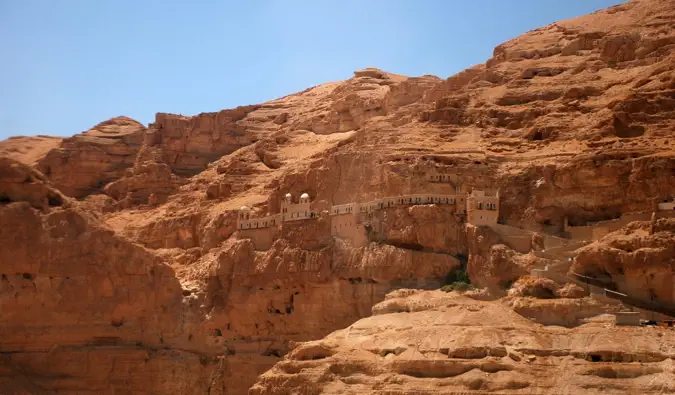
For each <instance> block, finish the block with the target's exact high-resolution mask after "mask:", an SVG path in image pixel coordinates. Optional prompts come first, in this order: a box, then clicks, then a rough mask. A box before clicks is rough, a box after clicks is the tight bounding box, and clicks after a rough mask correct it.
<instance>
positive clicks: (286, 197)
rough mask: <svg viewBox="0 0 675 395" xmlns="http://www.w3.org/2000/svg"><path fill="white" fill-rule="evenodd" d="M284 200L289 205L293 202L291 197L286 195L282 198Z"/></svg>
mask: <svg viewBox="0 0 675 395" xmlns="http://www.w3.org/2000/svg"><path fill="white" fill-rule="evenodd" d="M284 200H285V201H286V203H290V202H291V201H292V200H293V195H291V194H290V193H287V194H286V196H284Z"/></svg>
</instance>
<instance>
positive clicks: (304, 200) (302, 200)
mask: <svg viewBox="0 0 675 395" xmlns="http://www.w3.org/2000/svg"><path fill="white" fill-rule="evenodd" d="M300 203H309V194H308V193H303V194H302V195H300Z"/></svg>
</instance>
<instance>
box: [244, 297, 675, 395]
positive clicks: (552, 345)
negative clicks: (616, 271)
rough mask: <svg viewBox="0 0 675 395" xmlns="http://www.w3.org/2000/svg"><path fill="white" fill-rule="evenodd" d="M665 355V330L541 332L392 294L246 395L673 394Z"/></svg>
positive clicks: (451, 304)
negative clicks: (365, 394) (371, 311)
mask: <svg viewBox="0 0 675 395" xmlns="http://www.w3.org/2000/svg"><path fill="white" fill-rule="evenodd" d="M570 305H573V304H570ZM674 351H675V337H674V336H673V331H671V330H667V329H656V330H655V331H650V332H649V333H647V332H645V331H644V330H642V329H640V328H614V327H612V328H607V326H606V324H604V323H602V322H597V323H588V324H586V325H584V326H582V327H579V328H574V329H565V328H559V327H558V328H551V327H546V326H543V325H540V324H536V323H533V322H532V321H530V320H527V319H526V318H524V317H522V316H520V315H518V314H516V313H515V312H514V311H512V310H511V309H510V308H508V307H507V306H505V305H503V304H501V303H500V302H480V301H475V300H471V299H469V298H466V297H463V296H459V295H456V294H453V293H450V294H444V293H442V292H440V291H434V292H428V291H426V292H424V291H423V292H420V291H408V292H403V291H398V292H394V293H392V294H389V295H388V296H387V299H386V300H385V301H383V302H382V303H380V304H378V305H376V306H375V307H374V308H373V316H372V317H368V318H364V319H361V320H359V321H357V322H355V323H354V324H352V325H350V326H349V327H347V328H345V329H343V330H339V331H335V332H333V333H331V334H330V335H328V336H326V337H325V338H323V339H321V340H315V341H311V342H306V343H302V344H300V345H298V346H297V347H296V348H295V349H294V350H293V351H291V352H290V353H288V354H287V355H286V356H285V357H284V359H283V361H281V362H279V363H277V364H276V365H275V366H274V368H272V369H271V370H269V371H268V372H266V373H265V374H263V375H261V376H260V378H259V379H258V382H257V383H256V384H255V385H254V386H253V387H252V388H251V391H250V392H249V393H250V394H260V395H262V394H269V395H274V394H289V393H308V394H360V393H372V394H385V393H388V394H389V393H396V394H419V393H429V394H447V393H509V392H514V393H518V391H520V392H522V391H527V392H526V393H541V394H559V393H583V394H601V393H608V391H609V392H610V393H616V394H619V393H630V392H631V391H633V390H634V389H636V388H639V389H640V390H639V391H641V392H642V393H647V394H662V393H669V392H672V391H675V387H673V382H674V380H675V376H674V375H673V371H672V369H671V366H670V362H669V358H672V356H673V352H674ZM617 362H623V363H617ZM630 362H632V363H630ZM544 365H545V366H546V368H545V369H540V368H539V367H540V366H544Z"/></svg>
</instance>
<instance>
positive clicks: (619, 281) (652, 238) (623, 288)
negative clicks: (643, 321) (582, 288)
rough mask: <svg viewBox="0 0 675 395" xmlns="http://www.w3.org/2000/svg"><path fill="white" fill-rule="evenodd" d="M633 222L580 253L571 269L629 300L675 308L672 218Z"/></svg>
mask: <svg viewBox="0 0 675 395" xmlns="http://www.w3.org/2000/svg"><path fill="white" fill-rule="evenodd" d="M650 228H651V224H650V223H649V222H633V223H631V224H630V225H629V226H627V227H625V228H623V229H621V230H619V231H616V232H613V233H610V234H608V235H607V236H605V237H603V238H602V239H600V240H598V241H597V242H595V243H593V244H590V245H588V246H586V247H584V248H582V249H580V250H579V252H578V255H577V256H576V257H575V259H574V265H573V266H572V270H573V271H575V272H577V273H579V274H582V275H586V276H589V277H593V278H597V279H599V280H600V281H603V282H605V283H606V284H607V287H608V288H610V289H615V290H617V291H619V292H622V293H625V294H628V295H630V296H631V297H634V298H637V299H642V300H645V301H651V302H656V303H663V304H666V305H671V306H672V305H675V283H674V282H673V281H674V280H675V274H673V272H674V270H675V269H674V266H673V257H675V219H672V218H663V219H659V220H658V221H657V222H656V224H655V226H654V227H653V233H651V234H650V232H649V229H650Z"/></svg>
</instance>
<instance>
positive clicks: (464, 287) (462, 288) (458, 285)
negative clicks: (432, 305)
mask: <svg viewBox="0 0 675 395" xmlns="http://www.w3.org/2000/svg"><path fill="white" fill-rule="evenodd" d="M472 289H473V285H471V284H469V283H467V282H464V281H455V282H454V283H452V284H447V285H444V286H442V287H441V291H443V292H451V291H457V292H466V291H469V290H472Z"/></svg>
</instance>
